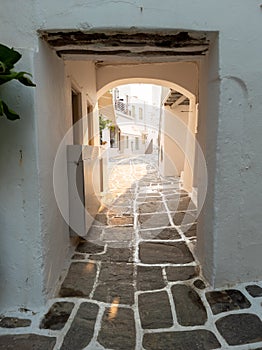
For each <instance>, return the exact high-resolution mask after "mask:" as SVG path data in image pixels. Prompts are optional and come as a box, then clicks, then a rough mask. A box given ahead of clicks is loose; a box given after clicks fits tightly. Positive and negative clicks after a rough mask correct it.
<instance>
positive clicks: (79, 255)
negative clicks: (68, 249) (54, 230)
mask: <svg viewBox="0 0 262 350" xmlns="http://www.w3.org/2000/svg"><path fill="white" fill-rule="evenodd" d="M85 258H86V257H85V255H83V254H74V255H73V256H72V260H85Z"/></svg>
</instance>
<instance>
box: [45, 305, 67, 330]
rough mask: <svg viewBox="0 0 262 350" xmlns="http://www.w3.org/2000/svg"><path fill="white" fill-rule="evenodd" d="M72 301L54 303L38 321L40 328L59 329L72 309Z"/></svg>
mask: <svg viewBox="0 0 262 350" xmlns="http://www.w3.org/2000/svg"><path fill="white" fill-rule="evenodd" d="M73 307H74V303H69V302H57V303H54V304H53V305H52V306H51V308H50V309H49V311H48V313H47V314H45V316H44V318H43V319H42V321H41V323H40V328H45V329H52V330H60V329H62V328H63V327H64V325H65V324H66V322H67V320H68V318H69V316H70V314H71V312H72V310H73Z"/></svg>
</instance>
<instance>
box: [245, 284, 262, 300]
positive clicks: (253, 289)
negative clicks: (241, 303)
mask: <svg viewBox="0 0 262 350" xmlns="http://www.w3.org/2000/svg"><path fill="white" fill-rule="evenodd" d="M246 290H247V292H248V293H249V294H250V295H251V296H252V297H253V298H260V297H262V288H261V287H259V286H258V285H256V284H252V285H250V286H247V287H246Z"/></svg>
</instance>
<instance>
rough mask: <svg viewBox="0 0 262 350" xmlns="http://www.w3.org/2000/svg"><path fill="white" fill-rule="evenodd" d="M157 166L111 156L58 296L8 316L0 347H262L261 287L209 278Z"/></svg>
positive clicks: (192, 221) (177, 200) (174, 186)
mask: <svg viewBox="0 0 262 350" xmlns="http://www.w3.org/2000/svg"><path fill="white" fill-rule="evenodd" d="M155 161H156V159H155ZM156 163H157V162H155V163H154V155H142V156H141V155H140V156H137V157H136V158H125V157H116V158H114V159H111V168H110V169H111V170H110V172H109V189H108V192H107V193H106V194H105V196H104V198H103V205H102V206H101V208H100V212H99V213H98V214H97V216H96V218H95V221H94V224H93V226H92V228H91V230H90V231H89V233H88V235H87V237H85V239H81V241H80V243H79V244H78V246H77V248H76V251H75V253H74V255H73V257H72V260H71V265H70V268H69V270H68V273H67V275H66V276H65V278H64V281H63V282H62V285H61V289H60V292H59V295H58V296H57V298H55V299H53V300H50V301H49V304H48V305H47V308H46V310H44V311H43V314H36V315H33V314H32V315H29V313H27V314H26V315H27V316H26V318H25V319H15V318H8V317H6V318H2V319H1V320H0V327H1V334H2V335H1V336H0V349H5V350H6V349H18V348H19V349H21V350H23V349H38V350H42V349H43V350H47V349H61V350H73V349H74V350H78V349H79V350H80V349H89V350H95V349H97V350H99V349H100V350H102V349H107V350H109V349H112V350H113V349H114V350H122V349H123V350H132V349H134V350H135V349H136V350H142V349H146V350H160V349H162V350H169V349H170V350H171V349H174V350H178V349H181V350H198V349H199V350H200V349H204V350H205V349H219V348H222V349H257V350H258V349H262V336H261V335H262V322H261V321H260V318H259V317H258V316H260V317H261V305H260V303H261V300H262V288H261V287H262V286H261V285H254V284H252V285H248V284H241V285H238V286H235V287H234V288H229V289H227V290H216V291H213V290H212V289H211V288H210V287H209V286H208V285H207V283H206V282H205V280H204V279H203V278H202V277H201V269H200V266H199V264H198V262H197V260H196V259H195V255H194V247H195V243H196V217H195V216H196V210H195V207H194V205H193V203H192V201H191V200H190V197H189V196H188V195H187V193H186V192H185V191H184V190H182V189H181V184H180V181H179V179H178V178H170V177H169V178H167V179H164V178H162V177H160V176H159V173H158V170H157V166H155V165H154V164H156ZM44 314H45V316H43V315H44Z"/></svg>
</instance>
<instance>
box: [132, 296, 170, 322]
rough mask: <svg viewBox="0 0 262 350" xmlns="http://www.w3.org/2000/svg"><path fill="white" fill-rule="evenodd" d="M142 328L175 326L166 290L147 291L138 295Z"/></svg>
mask: <svg viewBox="0 0 262 350" xmlns="http://www.w3.org/2000/svg"><path fill="white" fill-rule="evenodd" d="M138 309H139V315H140V319H141V324H142V328H144V329H158V328H168V327H172V326H173V317H172V313H171V307H170V302H169V298H168V295H167V293H166V292H164V291H163V292H154V293H145V294H140V295H139V296H138Z"/></svg>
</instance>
